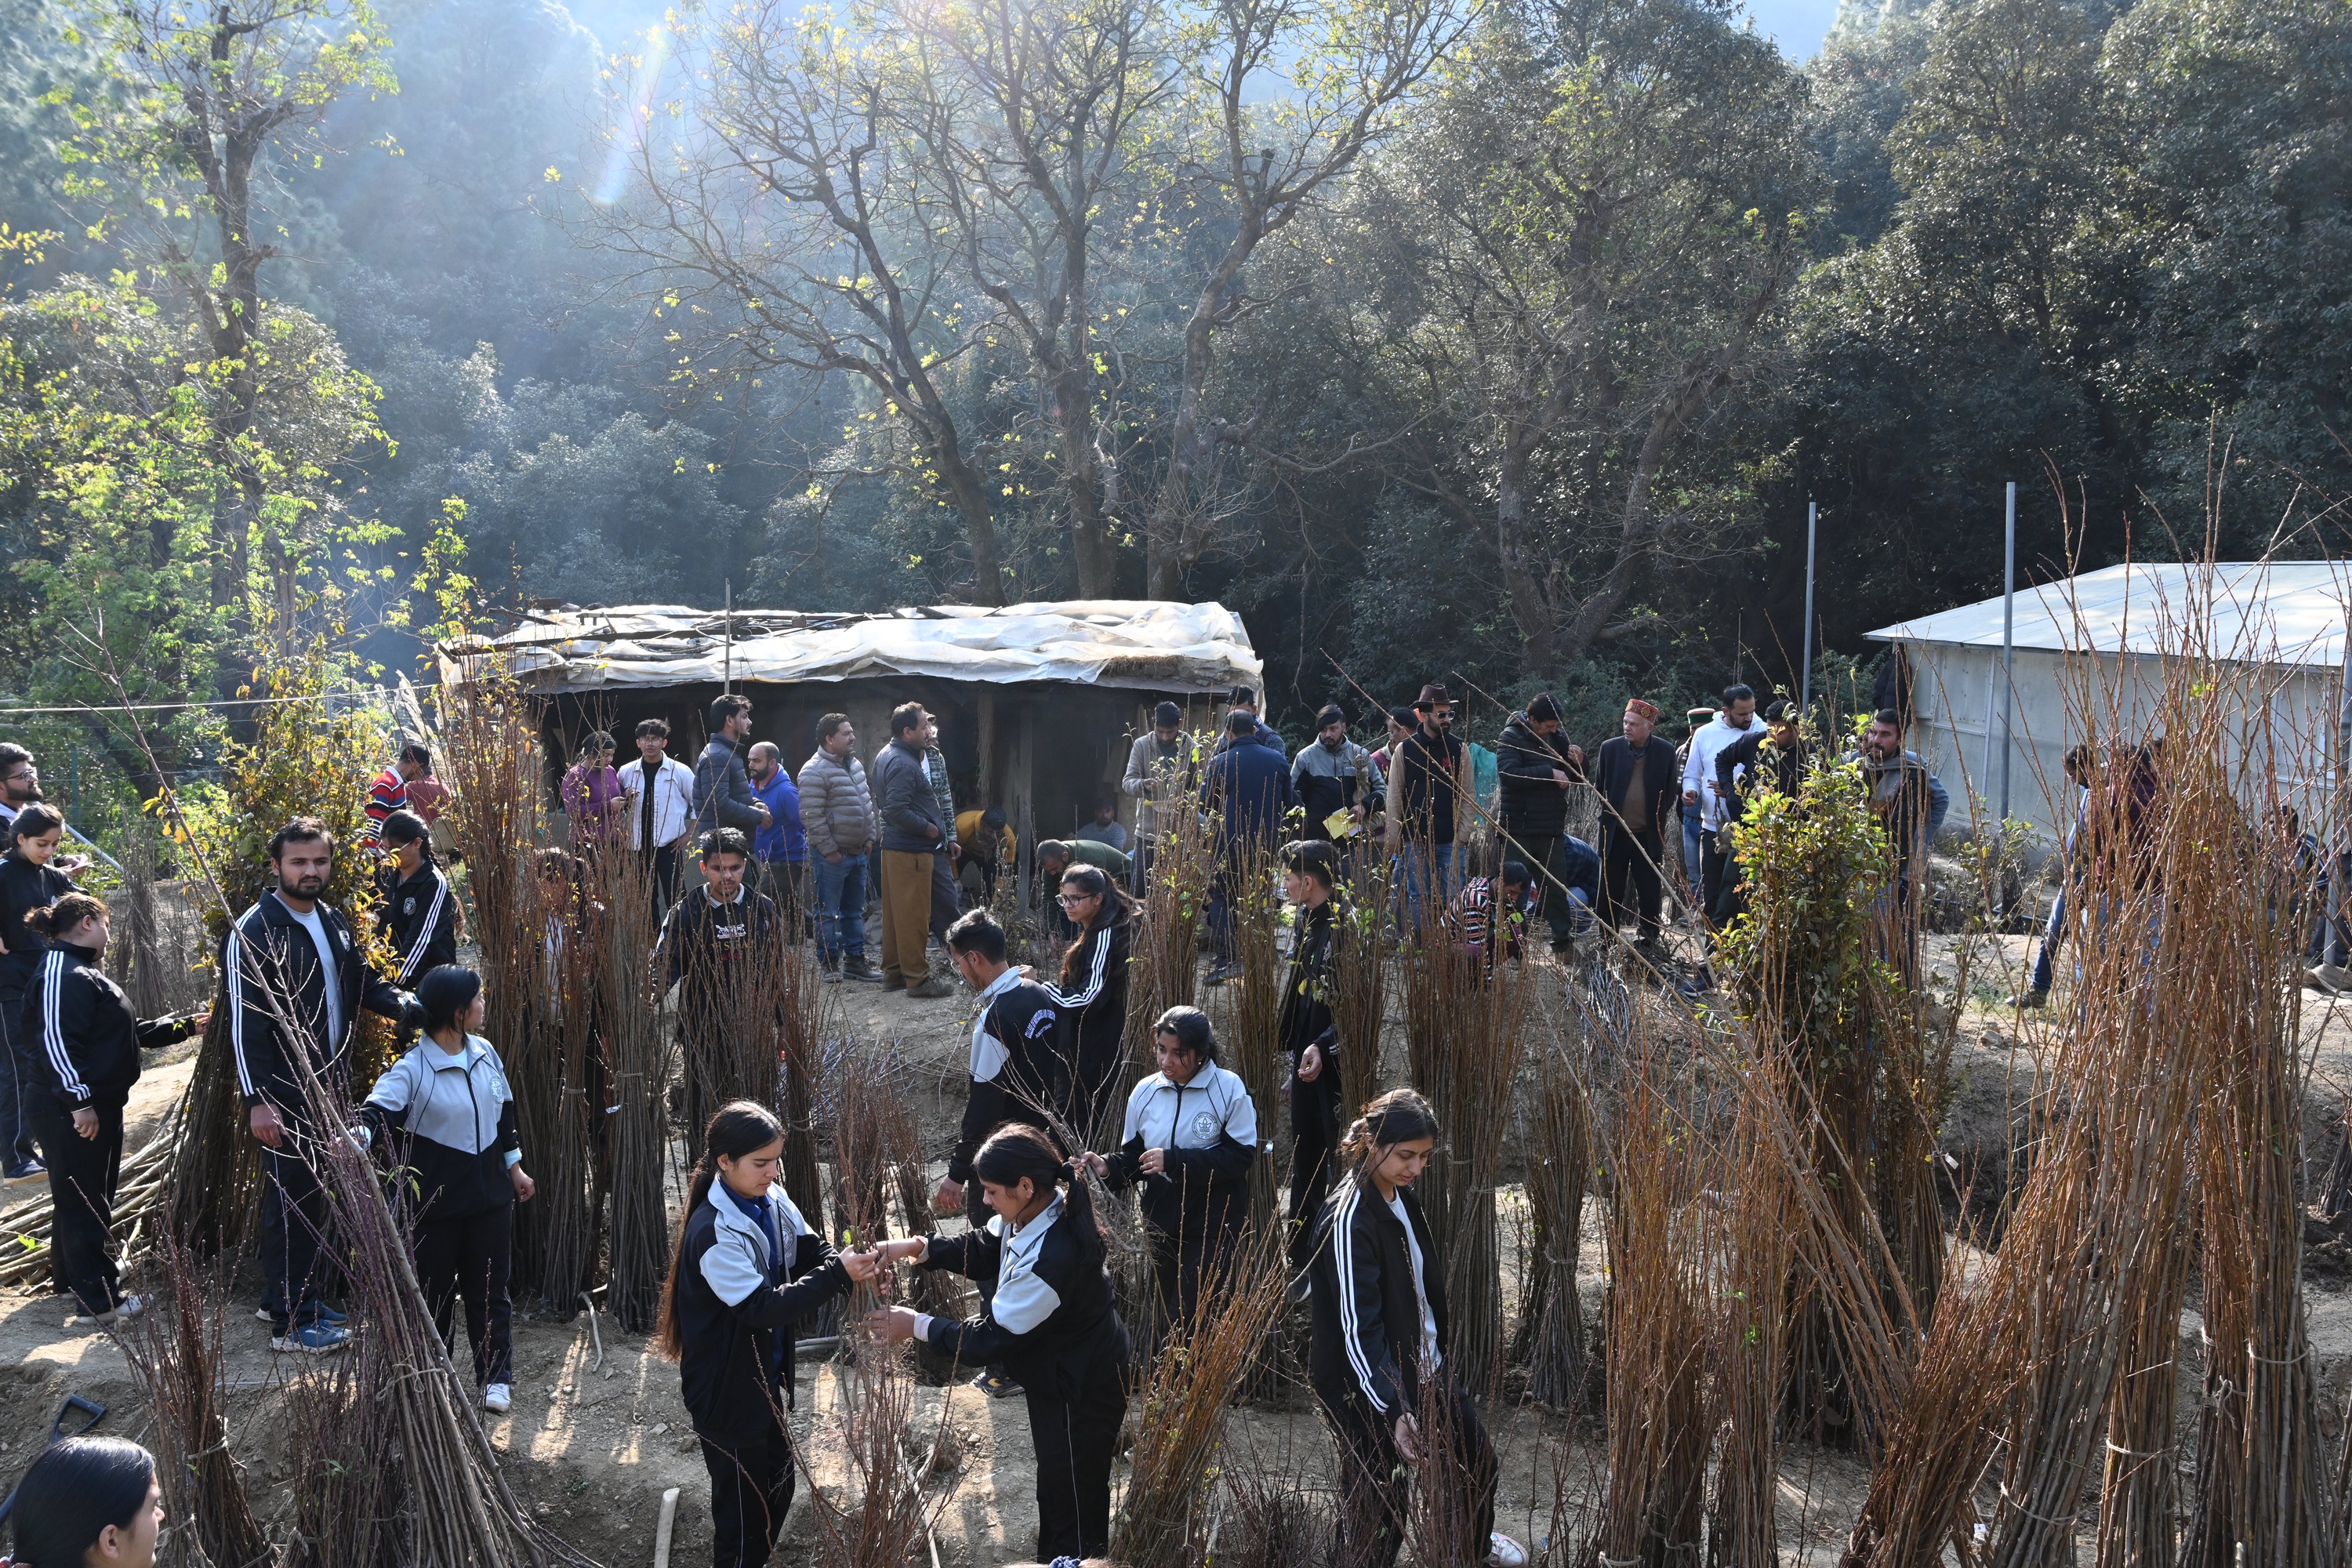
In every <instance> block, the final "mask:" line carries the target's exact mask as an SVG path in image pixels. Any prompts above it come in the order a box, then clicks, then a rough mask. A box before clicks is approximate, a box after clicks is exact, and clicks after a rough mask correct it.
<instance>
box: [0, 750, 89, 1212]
mask: <svg viewBox="0 0 2352 1568" xmlns="http://www.w3.org/2000/svg"><path fill="white" fill-rule="evenodd" d="M28 765H29V764H28ZM65 830H66V819H65V818H64V817H63V816H59V815H58V811H57V808H56V807H54V806H47V805H40V804H39V803H38V802H31V801H28V802H26V805H24V806H23V807H22V808H20V809H19V810H18V811H17V812H16V816H14V817H13V818H12V819H11V820H10V821H9V824H8V826H6V827H5V829H0V833H5V835H6V836H7V838H8V841H9V843H8V853H7V856H6V858H0V1171H5V1176H6V1181H7V1184H9V1185H11V1186H14V1185H16V1184H18V1183H20V1182H36V1181H38V1180H40V1177H41V1160H40V1153H39V1151H38V1149H37V1147H36V1146H35V1144H34V1141H33V1115H32V1101H31V1099H30V1097H31V1096H32V1095H33V1094H34V1093H36V1092H37V1085H38V1084H39V1082H40V1079H39V1078H38V1076H37V1075H32V1074H26V1073H20V1072H19V1071H18V1070H17V1068H16V1064H17V1061H18V1059H19V1058H18V1052H17V1048H16V1041H17V1039H18V1037H19V1033H20V1028H21V1026H20V1023H19V1018H20V1016H21V1015H22V1013H23V1011H24V1006H25V993H26V991H27V990H28V989H30V988H31V986H32V984H33V975H34V973H35V972H36V971H37V970H38V969H39V968H40V966H41V954H42V953H44V952H47V950H48V945H49V944H48V942H47V939H46V938H44V937H43V936H42V935H41V933H40V931H39V929H38V928H37V927H35V926H28V925H26V923H25V917H26V916H27V915H29V914H31V913H32V912H33V911H34V910H45V909H47V908H48V907H49V906H50V905H51V904H54V903H56V902H57V901H58V900H59V899H62V898H64V897H65V896H66V895H67V894H68V893H70V892H72V891H73V890H74V885H73V879H72V878H71V877H69V876H68V875H67V874H66V872H65V870H64V868H62V867H60V866H59V865H58V858H59V857H58V843H59V842H60V841H61V840H62V839H63V837H64V836H65ZM23 1059H25V1060H27V1061H29V1060H31V1059H32V1058H31V1056H30V1055H27V1056H26V1057H25V1058H23Z"/></svg>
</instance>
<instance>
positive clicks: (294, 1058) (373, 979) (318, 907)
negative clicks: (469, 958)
mask: <svg viewBox="0 0 2352 1568" xmlns="http://www.w3.org/2000/svg"><path fill="white" fill-rule="evenodd" d="M334 859H335V839H334V835H333V834H331V833H330V832H328V831H327V825H326V824H325V823H323V822H320V820H319V819H318V818H317V817H314V816H298V817H296V818H295V819H294V820H293V821H291V822H289V823H288V824H287V825H286V826H283V827H281V828H279V829H278V831H277V833H276V834H275V835H273V836H272V837H271V838H270V840H269V869H270V873H271V875H273V876H274V877H276V878H277V879H278V885H277V887H276V888H275V889H272V890H271V891H269V892H267V893H264V894H262V895H261V897H260V898H258V899H257V900H254V903H253V907H252V908H250V909H248V910H246V911H245V913H244V914H242V915H240V916H238V917H237V920H236V924H234V925H232V926H231V927H229V930H228V935H227V936H226V938H224V939H223V941H222V942H221V984H222V986H223V988H224V990H225V992H226V1001H225V1004H224V1005H226V1007H227V1008H228V1010H229V1046H230V1048H231V1052H232V1054H233V1055H234V1057H235V1058H236V1081H237V1088H238V1089H239V1090H240V1091H241V1092H242V1093H243V1094H244V1096H245V1107H246V1120H247V1125H248V1126H249V1127H250V1128H251V1129H252V1131H253V1135H254V1137H255V1138H256V1139H257V1140H259V1141H260V1142H261V1144H262V1145H263V1147H262V1151H261V1166H262V1176H263V1185H262V1191H261V1254H262V1275H263V1280H264V1283H263V1286H262V1297H261V1305H262V1310H264V1311H266V1312H268V1314H269V1322H270V1338H269V1348H270V1349H272V1350H276V1351H303V1352H327V1351H337V1350H341V1348H342V1347H343V1344H344V1342H345V1341H347V1340H348V1339H349V1338H350V1337H351V1336H350V1334H349V1333H348V1332H347V1331H344V1330H343V1329H342V1328H341V1327H340V1326H338V1323H337V1320H338V1319H339V1318H340V1317H341V1314H339V1313H335V1312H333V1311H331V1310H330V1309H328V1308H327V1307H326V1305H325V1304H324V1303H323V1302H321V1301H320V1300H319V1287H320V1283H321V1276H322V1270H321V1268H320V1246H319V1242H320V1236H321V1235H322V1234H323V1232H324V1230H325V1227H326V1223H327V1205H326V1197H325V1194H323V1193H322V1192H321V1191H320V1187H319V1178H318V1175H317V1173H316V1172H315V1171H313V1170H312V1168H311V1166H310V1158H311V1151H312V1150H313V1149H314V1148H315V1147H316V1145H317V1141H318V1138H319V1136H320V1131H319V1129H318V1128H317V1125H316V1123H315V1121H313V1119H312V1115H311V1101H310V1093H309V1090H308V1089H307V1088H306V1083H307V1081H308V1080H310V1079H317V1080H318V1081H319V1082H320V1085H321V1086H322V1087H323V1088H325V1089H328V1090H329V1091H330V1092H332V1091H335V1090H341V1091H342V1092H343V1093H344V1094H348V1093H349V1092H350V1089H351V1072H352V1067H351V1042H352V1029H353V1027H354V1026H356V1024H357V1022H358V1019H359V1014H360V1009H362V1007H364V1008H365V1009H367V1010H368V1011H369V1012H371V1013H378V1014H382V1015H383V1016H385V1017H387V1018H399V1017H401V1016H403V1015H404V1014H405V1013H406V1012H407V1010H408V1008H409V1007H410V1006H411V1005H413V999H412V998H411V997H410V996H409V995H408V994H407V993H406V992H404V991H403V990H401V989H400V988H399V987H398V986H396V985H394V984H392V982H390V981H389V980H386V979H384V978H383V976H382V975H380V974H378V973H375V971H374V970H373V968H371V967H370V966H369V964H368V962H367V959H366V958H365V957H364V956H363V955H362V953H361V952H360V949H359V944H358V942H356V941H354V940H353V938H352V928H351V925H350V923H349V922H348V921H345V920H344V919H343V916H342V914H341V911H339V910H336V909H334V908H333V907H332V906H331V905H329V904H327V903H324V902H322V901H321V900H320V894H322V893H324V892H325V891H326V889H327V877H328V873H329V872H331V870H332V869H333V868H334ZM322 1109H323V1108H322ZM334 1135H340V1134H339V1133H338V1134H334ZM289 1211H291V1212H290V1213H289Z"/></svg>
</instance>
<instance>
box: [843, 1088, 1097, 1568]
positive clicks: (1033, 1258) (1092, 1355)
mask: <svg viewBox="0 0 2352 1568" xmlns="http://www.w3.org/2000/svg"><path fill="white" fill-rule="evenodd" d="M972 1169H973V1171H974V1173H976V1174H977V1175H978V1176H979V1177H980V1181H981V1186H982V1192H983V1193H984V1194H985V1195H986V1197H987V1201H988V1206H989V1207H990V1208H992V1209H993V1210H994V1211H995V1217H994V1218H992V1219H991V1220H990V1221H989V1222H988V1224H987V1225H986V1226H984V1227H982V1228H980V1229H977V1230H969V1231H966V1232H964V1233H963V1234H962V1235H961V1236H954V1237H942V1236H933V1237H909V1238H908V1239H905V1240H900V1241H886V1242H884V1243H883V1244H882V1245H881V1246H879V1247H876V1248H875V1253H876V1255H877V1257H878V1258H880V1259H881V1260H882V1261H883V1262H884V1263H885V1264H887V1263H890V1262H893V1261H895V1260H897V1259H899V1258H909V1259H912V1260H913V1261H914V1262H915V1263H917V1264H918V1265H919V1267H921V1268H944V1269H947V1270H949V1271H950V1272H951V1273H956V1274H961V1275H962V1276H964V1277H965V1278H966V1279H971V1280H974V1281H984V1282H986V1283H988V1284H990V1285H992V1287H993V1288H994V1289H993V1292H992V1295H991V1296H990V1297H989V1300H988V1305H987V1310H985V1311H983V1312H982V1314H981V1315H980V1316H979V1317H977V1318H971V1319H967V1320H965V1321H961V1322H958V1321H955V1320H953V1319H950V1318H935V1317H932V1316H930V1315H929V1313H924V1312H917V1311H914V1310H911V1309H908V1308H906V1307H886V1308H884V1309H882V1310H879V1311H877V1312H875V1313H873V1314H872V1315H871V1316H870V1317H869V1318H868V1319H867V1320H866V1322H867V1327H868V1328H869V1329H870V1330H872V1331H874V1333H875V1334H876V1335H877V1336H878V1337H879V1338H881V1339H882V1340H883V1341H884V1342H886V1343H889V1344H897V1343H899V1342H902V1341H906V1340H910V1339H915V1338H918V1337H919V1338H920V1339H921V1340H922V1341H923V1342H924V1343H926V1344H928V1345H929V1346H930V1347H931V1349H933V1350H935V1351H938V1352H940V1353H941V1354H942V1355H949V1356H953V1357H955V1358H956V1359H957V1360H959V1361H961V1362H963V1363H966V1364H970V1363H974V1362H1002V1363H1003V1364H1004V1365H1005V1366H1006V1367H1007V1368H1009V1369H1010V1370H1011V1371H1012V1373H1013V1376H1014V1377H1016V1378H1018V1379H1020V1381H1021V1387H1022V1391H1023V1393H1024V1394H1026V1395H1027V1396H1028V1401H1029V1440H1030V1443H1031V1446H1032V1447H1034V1450H1035V1452H1036V1456H1037V1555H1038V1556H1040V1557H1042V1558H1045V1559H1046V1560H1048V1561H1051V1560H1052V1559H1054V1558H1056V1557H1087V1556H1100V1555H1101V1554H1102V1553H1103V1552H1106V1551H1107V1550H1108V1549H1109V1546H1110V1471H1111V1465H1112V1462H1113V1460H1114V1459H1115V1458H1117V1457H1118V1431H1119V1427H1120V1426H1121V1424H1123V1423H1124V1422H1125V1420H1126V1419H1127V1393H1126V1383H1125V1370H1126V1367H1127V1365H1128V1362H1129V1354H1130V1350H1131V1347H1130V1345H1129V1341H1128V1337H1127V1325H1126V1324H1124V1323H1122V1322H1120V1321H1119V1317H1118V1307H1117V1305H1116V1304H1115V1303H1114V1302H1113V1300H1112V1297H1111V1288H1110V1273H1109V1271H1108V1269H1106V1268H1104V1267H1103V1256H1104V1242H1103V1233H1102V1226H1101V1224H1100V1222H1099V1221H1097V1219H1096V1217H1095V1210H1094V1200H1093V1199H1092V1198H1090V1197H1089V1196H1087V1185H1086V1183H1085V1182H1084V1181H1082V1180H1080V1179H1079V1172H1078V1167H1077V1166H1076V1165H1074V1164H1072V1163H1070V1162H1068V1161H1066V1160H1065V1159H1064V1158H1063V1157H1062V1152H1061V1151H1060V1150H1059V1149H1056V1148H1055V1146H1054V1143H1053V1141H1052V1140H1051V1139H1049V1138H1047V1137H1046V1136H1045V1134H1044V1133H1043V1132H1040V1131H1037V1129H1035V1128H1034V1127H1020V1126H1013V1127H1000V1128H998V1129H997V1130H996V1131H995V1132H993V1133H992V1134H991V1135H990V1137H989V1140H988V1142H985V1143H983V1144H982V1145H981V1146H980V1152H979V1153H978V1154H977V1155H975V1156H974V1157H973V1160H972ZM1065 1188H1066V1189H1067V1192H1066V1193H1065V1192H1064V1189H1065Z"/></svg>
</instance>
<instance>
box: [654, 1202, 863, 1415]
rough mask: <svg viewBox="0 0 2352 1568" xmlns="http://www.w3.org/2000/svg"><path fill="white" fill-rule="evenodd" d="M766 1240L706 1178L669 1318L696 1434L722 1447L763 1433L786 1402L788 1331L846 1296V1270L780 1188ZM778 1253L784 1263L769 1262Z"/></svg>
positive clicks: (680, 1252)
mask: <svg viewBox="0 0 2352 1568" xmlns="http://www.w3.org/2000/svg"><path fill="white" fill-rule="evenodd" d="M765 1201H766V1203H767V1206H768V1216H769V1220H770V1223H771V1224H772V1225H773V1226H775V1228H776V1237H777V1241H778V1244H779V1245H778V1247H776V1248H775V1249H773V1250H771V1248H770V1247H769V1246H768V1237H767V1233H766V1232H765V1231H764V1230H763V1229H762V1228H761V1226H760V1224H759V1222H758V1221H757V1220H754V1219H752V1218H751V1216H749V1215H746V1214H744V1213H743V1211H742V1210H740V1208H737V1207H736V1206H735V1205H734V1204H733V1203H732V1202H730V1200H729V1198H728V1196H727V1194H725V1193H723V1192H721V1191H719V1183H718V1181H717V1180H716V1179H714V1180H713V1181H712V1183H711V1186H710V1194H709V1196H708V1197H706V1198H704V1199H703V1201H702V1203H701V1205H699V1206H698V1207H697V1208H696V1209H695V1211H694V1213H693V1214H691V1215H688V1217H687V1222H686V1235H685V1237H684V1238H683V1239H682V1240H681V1241H680V1242H679V1243H678V1249H677V1273H676V1277H675V1278H676V1281H677V1283H676V1285H675V1287H674V1288H675V1289H676V1291H677V1295H676V1297H675V1300H674V1303H673V1306H672V1308H671V1310H672V1311H674V1312H675V1313H676V1314H677V1337H678V1344H679V1346H680V1349H679V1352H678V1358H677V1375H678V1383H679V1387H680V1392H681V1393H682V1394H683V1395H684V1397H685V1401H686V1413H687V1415H688V1416H690V1417H691V1418H692V1419H693V1422H694V1429H695V1430H696V1431H697V1432H698V1433H700V1434H701V1435H702V1436H705V1437H709V1438H710V1439H711V1440H712V1441H714V1442H717V1443H719V1444H721V1445H725V1444H729V1443H734V1442H742V1441H749V1440H751V1439H754V1438H758V1437H762V1436H766V1435H767V1434H769V1433H770V1432H772V1431H773V1430H774V1429H775V1428H776V1426H779V1425H780V1424H781V1416H782V1411H783V1410H784V1409H785V1408H787V1407H789V1406H790V1405H791V1404H792V1398H793V1337H794V1336H793V1329H794V1327H795V1326H796V1325H797V1324H799V1323H801V1322H802V1321H804V1320H805V1319H807V1318H808V1316H809V1315H810V1314H811V1313H813V1312H814V1311H815V1310H817V1309H818V1308H819V1307H821V1306H823V1305H824V1303H825V1302H827V1301H829V1300H832V1299H833V1298H834V1297H835V1296H841V1295H846V1294H847V1293H848V1291H849V1284H850V1280H849V1271H848V1270H847V1269H845V1268H842V1266H841V1260H840V1259H839V1258H836V1257H835V1255H834V1250H833V1248H832V1247H829V1246H827V1245H826V1244H825V1239H824V1237H822V1236H819V1235H817V1234H816V1232H815V1231H814V1230H813V1229H812V1228H811V1227H810V1226H809V1223H808V1221H807V1220H805V1219H803V1218H802V1217H801V1211H800V1210H799V1209H798V1208H795V1207H794V1206H793V1200H792V1199H791V1198H790V1197H789V1196H787V1195H786V1194H785V1193H784V1189H783V1188H782V1187H780V1186H772V1187H770V1188H769V1189H768V1195H767V1198H766V1200H765ZM779 1251H780V1252H782V1254H783V1256H782V1257H781V1258H779V1257H777V1256H775V1253H776V1252H779Z"/></svg>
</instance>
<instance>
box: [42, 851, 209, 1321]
mask: <svg viewBox="0 0 2352 1568" xmlns="http://www.w3.org/2000/svg"><path fill="white" fill-rule="evenodd" d="M27 921H28V929H29V930H31V931H35V932H37V933H38V934H39V935H40V937H41V938H42V939H43V941H44V942H46V943H47V948H46V950H45V951H44V952H42V954H41V961H40V966H39V967H38V968H37V970H35V971H34V973H33V984H32V986H31V987H30V989H28V990H27V991H26V994H25V1011H24V1015H23V1017H22V1019H21V1021H20V1024H19V1027H18V1030H17V1035H16V1038H17V1041H18V1045H17V1058H18V1059H17V1071H18V1073H19V1074H21V1075H23V1079H24V1081H25V1082H26V1084H27V1085H29V1086H35V1087H37V1089H38V1090H39V1092H36V1093H34V1094H31V1095H29V1096H28V1097H27V1103H26V1110H28V1111H29V1112H30V1113H31V1121H32V1124H33V1136H34V1137H35V1138H36V1139H37V1141H38V1142H39V1143H40V1146H41V1156H42V1159H43V1161H44V1163H47V1166H48V1168H49V1198H50V1202H51V1204H52V1205H53V1207H54V1213H55V1215H56V1228H55V1238H56V1247H57V1260H58V1275H59V1276H60V1277H61V1279H62V1281H63V1283H64V1285H65V1287H66V1289H68V1290H70V1291H72V1292H73V1296H74V1300H76V1301H77V1302H79V1304H80V1307H81V1310H82V1314H83V1315H84V1316H85V1317H89V1318H94V1319H96V1320H97V1321H100V1322H101V1323H111V1322H114V1321H118V1319H120V1318H128V1317H135V1316H137V1315H138V1313H139V1312H140V1311H141V1310H142V1308H143V1306H144V1303H143V1302H142V1301H141V1300H140V1299H139V1298H138V1297H136V1296H125V1295H123V1294H122V1292H121V1279H120V1277H119V1276H118V1274H117V1273H116V1270H115V1266H114V1259H113V1258H112V1257H111V1256H110V1255H109V1253H108V1250H107V1246H108V1242H109V1240H110V1233H111V1231H112V1227H113V1224H114V1190H115V1184H116V1182H117V1180H118V1179H119V1178H120V1176H121V1173H122V1108H123V1107H124V1106H125V1105H128V1104H129V1103H130V1102H131V1085H133V1084H135V1083H137V1082H138V1081H139V1053H140V1052H141V1051H152V1050H161V1049H162V1048H163V1047H165V1046H170V1045H176V1044H178V1043H179V1042H180V1041H182V1040H184V1039H186V1038H187V1037H189V1036H190V1035H193V1034H195V1033H197V1032H198V1031H199V1030H201V1029H203V1028H204V1026H205V1023H206V1022H207V1021H208V1017H209V1016H208V1015H200V1016H196V1017H193V1018H180V1017H166V1018H153V1019H142V1018H140V1017H137V1016H134V1015H133V1014H132V1013H131V1003H130V1002H129V1000H128V999H127V998H125V997H124V995H123V994H122V991H121V987H119V986H117V985H116V984H114V982H113V981H111V980H109V979H108V978H107V977H106V973H105V971H103V970H101V969H100V968H99V967H98V965H99V961H100V959H102V958H104V957H105V956H106V942H107V937H108V934H109V932H108V928H107V915H106V906H105V904H103V903H101V902H100V901H99V900H97V899H94V898H92V897H91V896H90V895H89V894H88V893H84V892H80V891H75V892H70V893H68V894H66V895H65V896H64V897H63V898H61V899H59V900H58V901H57V902H56V903H54V904H50V905H47V906H46V907H44V908H40V909H37V910H33V911H32V913H31V914H30V915H29V916H28V917H27Z"/></svg>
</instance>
